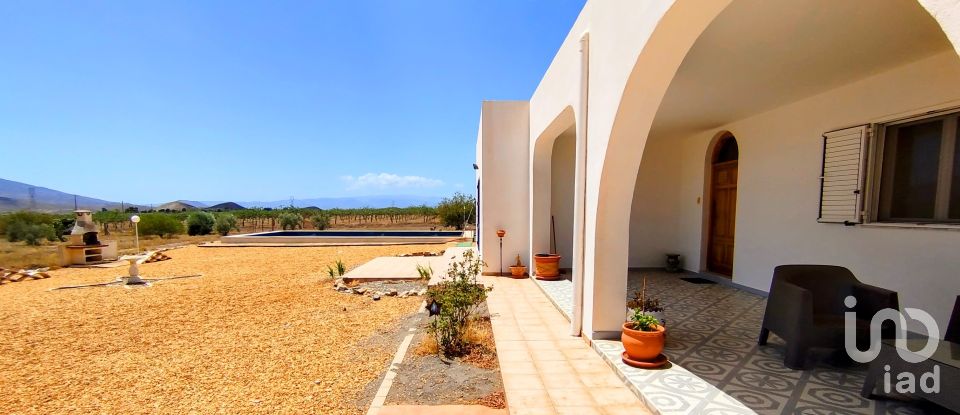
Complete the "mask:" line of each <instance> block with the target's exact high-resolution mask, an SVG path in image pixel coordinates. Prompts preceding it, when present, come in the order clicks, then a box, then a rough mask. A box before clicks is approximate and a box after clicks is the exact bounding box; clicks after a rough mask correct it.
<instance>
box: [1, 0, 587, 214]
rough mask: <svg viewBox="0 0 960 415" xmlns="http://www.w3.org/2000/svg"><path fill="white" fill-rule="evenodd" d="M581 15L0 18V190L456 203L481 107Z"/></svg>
mask: <svg viewBox="0 0 960 415" xmlns="http://www.w3.org/2000/svg"><path fill="white" fill-rule="evenodd" d="M583 3H584V1H583V0H498V1H486V0H484V1H481V0H470V1H467V0H454V1H451V0H437V1H420V0H408V1H396V0H382V1H359V0H351V1H339V2H333V1H312V2H308V1H303V2H235V1H199V2H198V1H162V2H161V1H155V2H126V1H115V2H78V1H63V2H50V1H36V2H33V1H12V2H0V149H2V150H0V153H2V158H3V159H4V160H6V162H5V163H3V164H2V165H0V178H5V179H9V180H16V181H21V182H26V183H30V184H34V185H39V186H44V187H50V188H54V189H58V190H63V191H67V192H71V193H77V194H82V195H86V196H91V197H98V198H103V199H108V200H125V201H133V202H138V203H152V202H163V201H168V200H173V199H194V200H278V199H287V198H289V197H290V196H295V197H298V198H307V197H328V196H335V197H340V196H354V195H377V194H389V195H400V194H403V195H430V196H446V195H449V194H451V193H453V192H455V191H464V192H469V191H470V190H471V188H472V187H473V170H472V167H471V164H472V163H473V160H474V152H475V141H476V133H477V126H478V122H479V111H480V101H481V100H483V99H524V100H525V99H528V98H529V97H530V95H531V94H532V92H533V90H534V88H536V85H537V82H538V81H539V79H540V78H541V76H542V75H543V73H544V71H545V70H546V68H547V66H549V64H550V61H551V59H552V58H553V54H554V53H555V52H556V50H557V48H558V47H559V45H560V43H561V42H562V41H563V38H564V37H565V36H566V33H567V31H568V30H569V28H570V26H571V25H572V24H573V21H574V20H575V19H576V16H577V14H578V13H579V11H580V9H581V8H582V7H583ZM11 161H13V162H11ZM88 162H92V163H88ZM89 173H95V174H94V176H95V177H96V179H94V180H90V179H89V176H88V174H89Z"/></svg>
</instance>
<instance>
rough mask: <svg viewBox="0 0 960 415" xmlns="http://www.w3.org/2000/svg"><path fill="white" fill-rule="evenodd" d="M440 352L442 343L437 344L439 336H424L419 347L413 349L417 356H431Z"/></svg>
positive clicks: (418, 344)
mask: <svg viewBox="0 0 960 415" xmlns="http://www.w3.org/2000/svg"><path fill="white" fill-rule="evenodd" d="M438 353H440V345H438V344H437V338H436V337H433V336H423V338H421V339H420V343H417V347H415V348H414V349H413V354H415V355H417V356H430V355H436V354H438Z"/></svg>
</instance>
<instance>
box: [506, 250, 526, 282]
mask: <svg viewBox="0 0 960 415" xmlns="http://www.w3.org/2000/svg"><path fill="white" fill-rule="evenodd" d="M526 274H527V267H526V266H524V265H523V263H522V262H520V255H517V263H516V264H515V265H511V266H510V276H511V277H513V278H518V279H519V278H524V277H526Z"/></svg>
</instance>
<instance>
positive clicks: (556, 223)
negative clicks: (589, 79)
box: [530, 107, 576, 267]
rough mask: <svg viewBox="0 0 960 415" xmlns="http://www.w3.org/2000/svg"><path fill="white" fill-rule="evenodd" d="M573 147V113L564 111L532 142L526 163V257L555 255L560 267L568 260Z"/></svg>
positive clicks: (567, 109) (571, 213)
mask: <svg viewBox="0 0 960 415" xmlns="http://www.w3.org/2000/svg"><path fill="white" fill-rule="evenodd" d="M575 145H576V122H575V120H574V112H573V108H571V107H567V108H565V109H564V110H563V111H562V112H561V113H560V114H559V115H558V116H557V117H556V119H554V121H553V122H552V123H551V124H550V126H548V127H547V128H546V129H545V130H544V131H543V133H541V134H540V136H539V137H538V138H537V139H536V141H535V142H534V144H533V151H532V161H531V163H530V166H531V172H530V181H531V185H530V198H531V200H530V202H531V203H530V207H531V208H530V215H531V217H530V254H531V255H534V254H538V253H559V254H560V255H561V256H563V257H564V259H565V261H564V260H562V261H561V267H569V266H570V264H571V262H570V261H571V260H572V246H573V202H574V200H573V190H574V189H573V185H574V182H573V180H574V178H573V174H574V167H575V166H574V164H573V163H574V157H575ZM568 247H569V248H570V250H571V254H565V252H567V248H568ZM530 260H531V261H532V258H530Z"/></svg>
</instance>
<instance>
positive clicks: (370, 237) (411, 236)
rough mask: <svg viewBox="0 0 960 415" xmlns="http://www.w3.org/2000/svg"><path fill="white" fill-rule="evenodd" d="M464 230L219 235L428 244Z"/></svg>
mask: <svg viewBox="0 0 960 415" xmlns="http://www.w3.org/2000/svg"><path fill="white" fill-rule="evenodd" d="M468 233H469V231H468V232H464V231H429V230H403V231H401V230H362V231H359V230H358V231H300V230H297V231H270V232H257V233H248V234H242V235H231V236H225V237H223V238H220V241H221V242H222V243H225V244H261V243H267V244H333V245H336V244H353V245H357V244H380V243H393V244H400V243H404V244H430V243H445V242H450V241H454V240H457V239H461V238H470V237H472V236H473V235H472V233H471V234H470V235H467V234H468Z"/></svg>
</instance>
